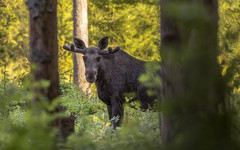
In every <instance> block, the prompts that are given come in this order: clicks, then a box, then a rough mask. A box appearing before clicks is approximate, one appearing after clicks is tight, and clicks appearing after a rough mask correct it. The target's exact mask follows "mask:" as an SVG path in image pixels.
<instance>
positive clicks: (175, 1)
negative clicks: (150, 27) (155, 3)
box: [161, 0, 231, 149]
mask: <svg viewBox="0 0 240 150" xmlns="http://www.w3.org/2000/svg"><path fill="white" fill-rule="evenodd" d="M217 3H218V1H217V0H187V1H186V0H182V1H179V0H161V54H162V60H163V63H164V71H165V76H166V80H164V81H163V89H164V91H165V92H164V98H163V101H162V105H161V106H162V116H161V117H162V118H161V139H162V143H163V144H165V145H170V144H173V143H175V144H177V146H178V148H177V149H204V145H206V144H207V145H209V147H214V148H217V147H218V148H219V149H223V148H224V146H226V145H228V144H229V143H228V142H229V139H231V138H230V137H229V135H230V134H229V131H230V130H229V124H228V123H229V122H228V118H227V115H226V112H224V110H225V103H224V102H225V93H226V92H225V87H226V84H225V83H224V82H223V80H222V76H221V73H220V70H219V68H220V67H219V66H218V63H217V56H218V43H217V30H218V9H217V8H218V7H217ZM220 111H221V113H219V112H220ZM217 124H218V125H219V126H218V128H216V125H217ZM219 133H221V134H219ZM179 141H181V142H179ZM219 141H221V142H222V143H221V144H219ZM224 144H225V145H224ZM223 145H224V146H223ZM173 149H174V148H173Z"/></svg>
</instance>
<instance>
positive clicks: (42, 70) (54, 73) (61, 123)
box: [27, 0, 74, 138]
mask: <svg viewBox="0 0 240 150" xmlns="http://www.w3.org/2000/svg"><path fill="white" fill-rule="evenodd" d="M27 5H28V8H29V13H30V18H29V19H30V36H29V38H30V43H29V44H30V45H29V46H30V54H31V56H30V61H31V62H32V63H33V64H35V65H36V67H34V68H36V69H33V70H32V72H33V74H34V80H35V81H41V80H47V81H49V82H50V86H49V87H48V88H47V89H46V88H42V87H39V88H36V89H35V90H36V91H37V93H41V94H42V96H44V99H46V100H48V101H52V100H54V99H55V98H56V97H58V96H59V95H60V90H59V74H58V43H57V10H56V9H57V0H46V3H45V2H44V1H41V0H28V1H27ZM38 100H39V98H38V97H36V98H34V99H33V100H32V103H33V106H34V104H35V103H37V102H38ZM61 111H64V110H63V109H62V108H61V107H58V108H56V110H55V112H61ZM66 124H67V125H66ZM52 126H54V127H57V128H59V130H60V136H62V137H63V138H65V137H66V136H67V135H69V134H70V133H71V132H73V131H74V119H73V118H58V119H56V120H55V121H53V122H52Z"/></svg>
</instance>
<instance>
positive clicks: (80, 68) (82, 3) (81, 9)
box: [73, 0, 91, 95]
mask: <svg viewBox="0 0 240 150" xmlns="http://www.w3.org/2000/svg"><path fill="white" fill-rule="evenodd" d="M87 11H88V9H87V0H73V24H74V30H73V36H74V38H79V39H82V40H83V41H84V42H85V45H86V47H88V12H87ZM82 56H83V55H82V54H79V53H73V70H74V83H75V84H77V85H78V86H79V87H80V88H81V89H82V91H83V92H84V93H86V94H88V95H90V94H91V87H90V84H89V83H88V82H87V81H86V79H85V66H84V62H83V59H82Z"/></svg>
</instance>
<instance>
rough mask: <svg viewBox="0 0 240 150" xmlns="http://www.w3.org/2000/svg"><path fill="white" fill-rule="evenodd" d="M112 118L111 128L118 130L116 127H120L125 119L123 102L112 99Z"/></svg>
mask: <svg viewBox="0 0 240 150" xmlns="http://www.w3.org/2000/svg"><path fill="white" fill-rule="evenodd" d="M111 105H112V118H111V120H112V121H111V126H112V129H113V130H116V127H119V126H120V124H121V122H122V119H123V106H122V102H121V100H119V99H112V101H111Z"/></svg>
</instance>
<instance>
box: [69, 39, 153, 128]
mask: <svg viewBox="0 0 240 150" xmlns="http://www.w3.org/2000/svg"><path fill="white" fill-rule="evenodd" d="M74 45H75V46H73V45H71V46H70V47H68V46H64V49H66V50H69V51H73V52H79V53H83V54H84V56H83V59H84V62H85V69H86V73H85V75H86V80H87V81H88V82H90V83H93V82H95V84H96V87H97V92H98V97H99V99H100V100H102V101H103V102H104V103H105V104H106V105H107V108H108V114H109V119H111V120H112V128H113V129H116V127H117V126H119V125H120V122H121V120H122V117H123V111H124V110H123V103H125V102H126V100H125V96H124V95H125V94H126V93H135V95H136V97H135V99H138V100H140V102H141V108H142V109H147V108H148V105H149V104H151V103H152V102H153V101H154V98H153V97H149V96H148V94H147V92H146V90H147V89H146V88H145V87H144V86H142V85H141V83H140V82H139V81H138V78H139V76H140V75H141V74H142V73H144V72H145V68H144V64H145V62H144V61H142V60H138V59H136V58H134V57H132V56H130V55H129V54H127V53H126V52H124V51H122V50H120V48H119V47H117V48H116V49H114V50H112V49H111V48H109V49H108V51H104V50H103V49H105V48H106V47H107V45H108V38H107V37H104V38H103V39H101V40H100V41H99V44H98V47H89V48H86V47H85V44H84V42H83V41H82V40H80V39H74ZM75 47H76V48H75ZM118 116H119V120H118V119H117V120H116V119H115V120H114V119H113V118H117V117H118Z"/></svg>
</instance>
